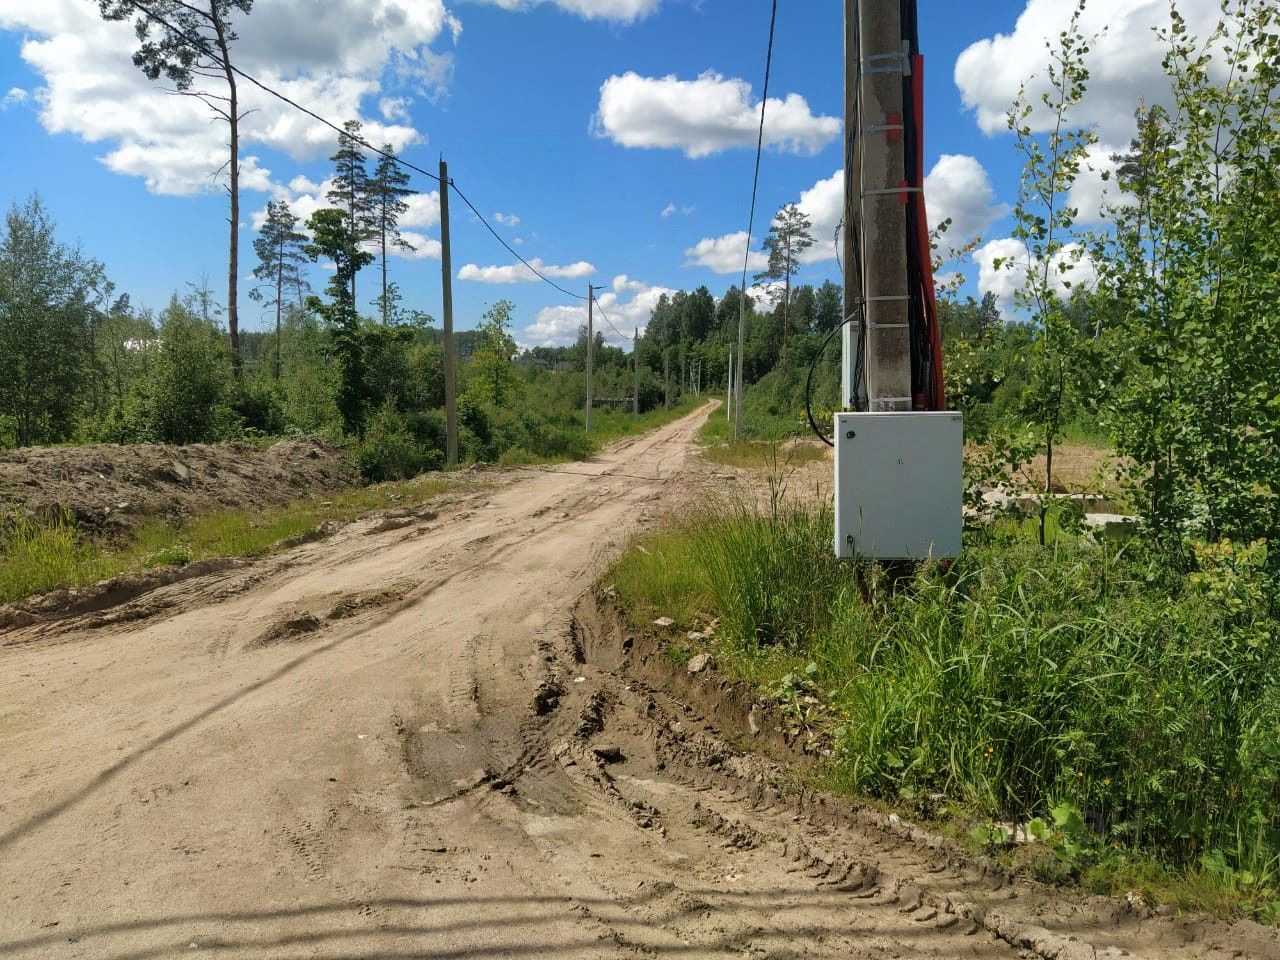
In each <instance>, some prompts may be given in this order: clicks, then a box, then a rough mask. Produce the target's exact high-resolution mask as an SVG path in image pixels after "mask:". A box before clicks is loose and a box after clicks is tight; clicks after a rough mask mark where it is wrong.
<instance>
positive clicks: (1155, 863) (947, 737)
mask: <svg viewBox="0 0 1280 960" xmlns="http://www.w3.org/2000/svg"><path fill="white" fill-rule="evenodd" d="M830 522H831V518H830V514H829V512H828V511H827V510H826V509H823V508H820V507H812V506H805V505H795V506H783V507H781V508H779V509H778V510H777V512H775V513H770V512H768V511H762V510H761V509H759V508H757V507H755V506H748V505H735V504H722V505H719V506H712V507H709V508H707V509H706V510H704V512H703V513H701V514H700V515H698V516H695V517H691V518H686V519H685V520H682V521H673V522H672V524H671V525H670V526H668V527H667V528H665V529H663V530H660V531H658V532H655V533H653V534H651V535H650V536H648V537H646V538H644V539H642V540H640V541H638V542H637V543H635V544H634V545H633V546H632V548H631V549H630V550H629V551H628V552H627V553H626V554H624V556H623V557H622V558H621V559H620V560H619V562H618V564H617V565H616V567H615V568H614V569H613V570H612V571H611V573H610V575H609V579H610V582H612V583H614V584H615V585H616V587H617V590H618V594H619V598H620V601H621V603H622V605H623V607H624V609H625V611H626V613H627V615H628V616H629V617H630V619H631V620H632V621H633V623H634V624H635V625H636V626H638V627H643V626H644V625H648V624H651V623H652V621H653V620H654V619H655V618H657V617H660V616H667V617H671V618H672V619H673V620H674V621H675V625H674V626H673V627H672V628H671V629H670V631H668V635H667V640H668V642H669V645H670V646H669V652H670V653H671V655H672V656H673V657H674V658H675V659H677V660H679V659H681V658H683V657H686V656H688V654H689V652H690V651H689V650H688V649H687V646H688V644H687V641H686V640H685V639H684V638H685V632H686V631H688V630H692V629H694V628H696V627H704V626H705V625H707V624H708V623H711V622H713V621H716V620H718V621H719V622H718V625H717V628H716V635H715V639H714V641H711V642H710V645H711V647H712V649H713V650H714V652H715V653H716V655H717V659H718V662H719V663H720V664H721V665H722V668H723V669H725V670H726V671H727V672H728V673H729V674H730V675H732V676H734V677H737V678H740V679H744V680H747V681H749V682H752V683H754V684H756V685H757V686H758V687H759V689H760V690H761V692H762V694H763V695H764V696H766V697H767V698H769V699H771V700H772V701H773V702H775V703H776V704H777V705H778V707H779V709H780V712H781V715H782V717H783V718H784V722H785V723H786V724H787V725H788V726H789V727H791V728H792V730H793V731H794V732H795V733H797V734H799V735H801V737H807V738H808V742H809V745H810V747H811V748H812V749H813V750H814V751H815V752H816V753H818V754H819V755H821V756H823V757H824V758H825V759H824V761H823V765H822V769H823V773H822V779H823V781H824V783H825V785H826V786H828V787H830V788H832V789H835V790H838V791H841V792H844V793H846V794H847V795H850V796H853V797H858V798H862V799H869V800H872V801H874V802H878V803H885V804H889V805H892V806H896V807H899V808H904V809H905V810H907V811H908V812H910V813H911V814H912V815H914V816H917V817H922V818H924V819H927V820H929V821H930V822H932V823H934V824H935V825H936V826H937V827H938V828H939V829H940V830H942V831H943V832H949V833H951V834H952V835H953V836H956V837H958V838H960V839H961V840H963V841H965V842H967V843H970V844H972V845H974V846H975V847H981V848H984V849H985V850H986V851H987V852H988V853H990V854H992V855H995V856H999V857H1001V858H1002V859H1003V860H1005V861H1006V862H1007V863H1008V864H1009V865H1010V866H1012V867H1017V868H1020V869H1024V870H1027V871H1029V872H1031V873H1032V874H1033V875H1035V876H1037V877H1039V878H1041V879H1044V880H1050V881H1056V880H1071V881H1076V882H1081V883H1083V884H1084V885H1086V886H1087V887H1088V888H1090V889H1092V890H1093V891H1095V892H1099V893H1106V894H1111V895H1123V894H1125V893H1128V892H1130V891H1135V892H1138V893H1140V894H1142V895H1143V896H1145V897H1147V898H1148V900H1150V901H1152V902H1156V903H1163V904H1167V905H1169V906H1171V907H1174V908H1188V909H1201V910H1205V911H1208V912H1210V913H1213V914H1215V915H1218V916H1233V915H1234V916H1238V915H1241V914H1249V915H1252V916H1255V917H1259V918H1262V919H1264V920H1270V921H1272V922H1275V921H1277V920H1280V893H1278V892H1277V887H1278V886H1280V833H1278V832H1277V823H1278V821H1277V809H1278V806H1280V744H1278V743H1277V737H1276V730H1277V729H1280V658H1278V657H1277V654H1276V653H1274V652H1272V651H1273V649H1274V643H1273V639H1272V638H1274V636H1275V626H1276V625H1275V623H1274V620H1273V619H1272V616H1271V610H1270V608H1269V606H1268V604H1267V602H1266V601H1264V600H1263V599H1262V598H1261V597H1260V596H1259V595H1257V593H1256V592H1254V590H1253V586H1252V585H1251V583H1250V581H1249V579H1248V571H1247V569H1245V565H1244V564H1242V563H1239V562H1236V561H1233V560H1228V561H1226V562H1224V563H1223V564H1222V565H1220V566H1219V567H1218V568H1217V569H1216V571H1215V576H1213V577H1210V578H1209V579H1208V580H1204V581H1196V582H1189V581H1186V580H1182V579H1180V578H1179V577H1177V576H1175V575H1172V574H1170V573H1169V572H1168V571H1167V570H1162V569H1160V567H1159V565H1158V564H1157V563H1156V561H1154V560H1146V559H1144V558H1143V557H1141V556H1140V555H1137V554H1135V555H1132V556H1130V555H1126V554H1125V553H1123V552H1120V551H1117V550H1116V549H1114V548H1108V547H1106V546H1103V545H1098V544H1094V543H1092V542H1091V541H1088V540H1085V539H1073V538H1071V537H1069V536H1066V535H1064V536H1062V537H1060V538H1059V540H1058V541H1057V542H1056V543H1055V544H1053V545H1052V546H1050V547H1048V548H1040V547H1038V546H1037V545H1036V544H1035V543H1033V542H1029V541H1028V539H1027V537H1026V536H1025V535H1024V534H1023V533H1022V532H1021V531H1020V530H1018V529H1017V528H1011V529H1009V530H1005V531H998V532H994V533H991V534H988V535H986V536H984V537H982V538H981V539H975V540H974V541H973V542H971V543H970V544H969V545H968V549H967V552H966V554H965V556H964V557H963V558H962V559H961V560H960V561H959V562H958V563H957V564H956V565H955V566H954V567H953V568H951V569H950V570H944V569H942V568H940V567H924V568H922V569H920V570H918V571H916V572H915V573H914V574H913V575H912V576H911V577H910V578H909V579H905V580H899V581H896V582H892V581H890V580H889V579H888V578H887V577H886V576H885V575H884V573H883V572H882V571H880V570H879V569H878V568H873V567H869V566H867V567H863V568H861V569H858V568H854V567H852V566H850V565H846V564H841V563H838V562H836V561H835V560H834V559H832V558H831V557H830V545H829V542H830ZM650 629H652V628H650ZM1019 829H1021V830H1022V831H1025V832H1029V833H1031V834H1032V835H1033V836H1037V837H1038V839H1039V842H1037V843H1031V844H1015V843H1012V842H1010V841H1011V840H1012V839H1013V836H1012V834H1014V833H1016V832H1017V831H1019Z"/></svg>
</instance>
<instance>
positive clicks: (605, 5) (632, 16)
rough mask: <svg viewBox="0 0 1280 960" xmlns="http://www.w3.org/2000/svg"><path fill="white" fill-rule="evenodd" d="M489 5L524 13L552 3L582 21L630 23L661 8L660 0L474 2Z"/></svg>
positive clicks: (498, 0) (517, 0)
mask: <svg viewBox="0 0 1280 960" xmlns="http://www.w3.org/2000/svg"><path fill="white" fill-rule="evenodd" d="M476 2H478V3H489V4H492V5H493V6H495V7H501V8H502V9H503V10H512V11H524V10H532V9H533V8H534V7H537V6H540V5H542V4H544V3H554V4H555V5H556V6H557V7H559V8H560V9H561V10H564V11H565V12H566V13H575V14H577V15H578V16H580V17H582V19H584V20H615V21H617V22H619V23H632V22H634V21H636V20H643V19H644V18H645V17H647V16H649V14H651V13H653V12H654V11H656V10H657V9H658V7H660V6H662V0H476Z"/></svg>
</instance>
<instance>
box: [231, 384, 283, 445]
mask: <svg viewBox="0 0 1280 960" xmlns="http://www.w3.org/2000/svg"><path fill="white" fill-rule="evenodd" d="M228 406H229V407H230V410H231V413H232V414H233V415H234V416H235V418H236V419H237V420H239V422H240V429H241V430H242V431H244V432H247V433H249V434H252V435H258V436H267V437H278V436H280V435H282V434H283V433H284V432H285V427H286V421H285V406H284V397H283V395H282V393H281V390H280V388H279V386H278V385H277V384H275V383H273V382H271V381H270V380H244V381H242V382H241V383H239V384H238V385H236V386H235V387H234V388H233V389H232V390H231V393H230V397H229V400H228Z"/></svg>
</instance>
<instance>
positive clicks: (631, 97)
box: [591, 71, 841, 158]
mask: <svg viewBox="0 0 1280 960" xmlns="http://www.w3.org/2000/svg"><path fill="white" fill-rule="evenodd" d="M591 125H592V131H593V132H594V133H595V135H596V136H599V137H607V138H609V139H611V140H613V141H614V142H615V143H618V144H620V145H621V146H624V147H641V148H644V147H657V148H664V149H670V150H682V151H684V154H685V156H687V157H690V158H697V157H706V156H710V155H712V154H715V153H720V152H722V151H725V150H729V149H732V148H734V147H751V146H755V143H756V137H757V135H758V132H759V126H760V103H759V101H754V102H753V100H752V97H751V84H749V83H748V82H747V81H745V80H735V79H729V78H727V77H724V76H721V75H720V74H718V73H715V72H713V71H708V72H706V73H703V74H702V75H700V76H699V77H698V78H697V79H696V80H681V79H679V78H678V77H675V76H665V77H642V76H640V75H639V74H638V73H634V72H630V71H628V72H627V73H624V74H622V75H620V76H612V77H610V78H609V79H608V80H606V81H605V82H604V85H603V86H601V88H600V105H599V108H598V109H597V111H596V115H595V117H594V118H593V119H592V124H591ZM840 128H841V123H840V121H839V120H838V119H837V118H835V117H824V116H814V114H813V112H812V111H811V110H810V109H809V104H808V102H807V101H806V100H805V98H804V97H802V96H800V95H799V94H796V93H792V94H788V95H787V96H786V97H785V98H784V99H781V100H779V99H776V98H770V100H769V103H768V106H767V109H766V110H765V127H764V142H765V145H766V146H770V147H774V148H776V149H778V150H782V151H786V152H790V153H796V154H807V155H812V154H815V153H817V152H818V151H819V150H821V149H822V148H823V147H825V146H826V145H827V144H829V143H830V142H831V141H832V140H834V139H835V138H836V137H837V136H838V135H839V133H840Z"/></svg>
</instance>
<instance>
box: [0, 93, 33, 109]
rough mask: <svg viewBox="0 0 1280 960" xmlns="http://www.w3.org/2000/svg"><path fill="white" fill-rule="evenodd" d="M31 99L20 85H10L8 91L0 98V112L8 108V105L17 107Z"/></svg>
mask: <svg viewBox="0 0 1280 960" xmlns="http://www.w3.org/2000/svg"><path fill="white" fill-rule="evenodd" d="M30 99H31V94H29V93H27V91H25V90H23V89H22V88H21V87H10V88H9V92H8V93H6V94H5V95H4V97H3V98H0V112H3V111H5V110H8V109H9V108H10V107H18V106H21V105H22V104H24V103H26V102H27V101H28V100H30Z"/></svg>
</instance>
